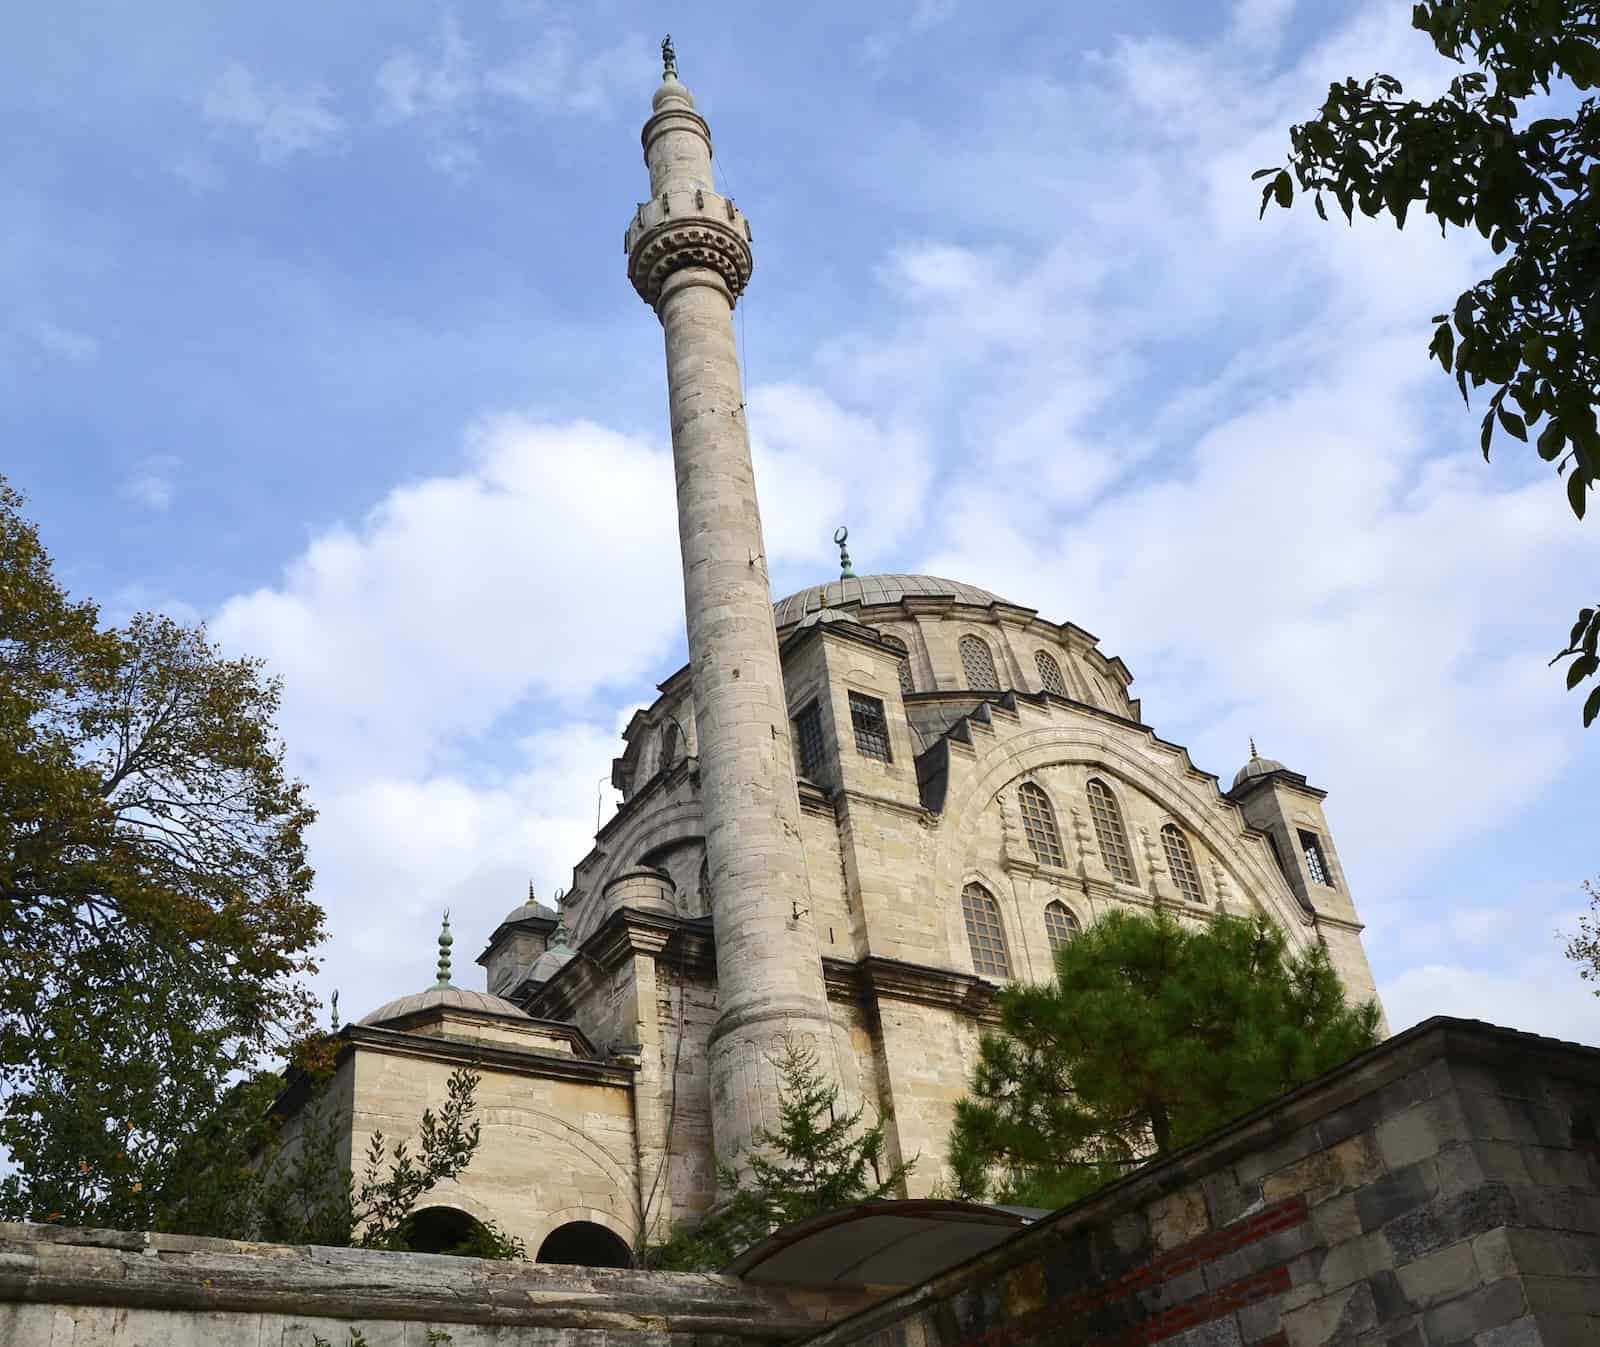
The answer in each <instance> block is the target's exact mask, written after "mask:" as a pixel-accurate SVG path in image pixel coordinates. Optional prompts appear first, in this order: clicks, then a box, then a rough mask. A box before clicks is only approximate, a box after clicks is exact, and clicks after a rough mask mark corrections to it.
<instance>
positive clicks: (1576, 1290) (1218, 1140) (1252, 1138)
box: [808, 1019, 1600, 1347]
mask: <svg viewBox="0 0 1600 1347" xmlns="http://www.w3.org/2000/svg"><path fill="white" fill-rule="evenodd" d="M1597 1135H1600V1051H1597V1050H1595V1049H1592V1048H1583V1047H1579V1046H1577V1045H1574V1044H1565V1043H1557V1042H1554V1041H1553V1040H1549V1039H1542V1038H1537V1037H1534V1036H1532V1035H1527V1034H1518V1033H1514V1032H1512V1031H1509V1030H1504V1029H1497V1028H1494V1027H1493V1026H1490V1025H1485V1024H1479V1023H1476V1022H1469V1021H1461V1020H1445V1019H1437V1020H1430V1021H1428V1022H1427V1023H1426V1024H1423V1025H1419V1026H1418V1027H1417V1028H1415V1029H1412V1030H1410V1031H1408V1032H1406V1033H1404V1034H1401V1035H1399V1036H1398V1037H1396V1038H1394V1039H1391V1040H1390V1041H1389V1042H1388V1043H1386V1044H1384V1045H1382V1046H1381V1047H1379V1048H1377V1049H1375V1050H1374V1051H1372V1052H1370V1053H1368V1054H1366V1055H1365V1056H1363V1057H1361V1058H1358V1059H1357V1060H1355V1061H1354V1062H1351V1063H1348V1064H1347V1065H1346V1066H1344V1067H1341V1068H1340V1069H1339V1070H1337V1071H1334V1072H1332V1073H1330V1074H1329V1075H1327V1076H1325V1077H1323V1078H1321V1079H1320V1080H1318V1081H1316V1082H1313V1083H1312V1084H1311V1085H1309V1086H1306V1087H1305V1088H1304V1089H1302V1090H1299V1091H1297V1092H1296V1093H1294V1094H1292V1095H1290V1096H1288V1097H1286V1098H1285V1099H1283V1100H1280V1101H1279V1102H1278V1103H1276V1104H1274V1105H1272V1106H1271V1107H1269V1108H1267V1109H1264V1110H1262V1111H1261V1112H1259V1113H1257V1114H1254V1115H1252V1116H1251V1117H1248V1118H1246V1119H1243V1120H1241V1121H1240V1122H1239V1123H1237V1124H1235V1125H1234V1126H1233V1127H1230V1128H1228V1129H1227V1130H1226V1131H1224V1132H1222V1133H1219V1134H1218V1135H1216V1136H1214V1137H1212V1138H1210V1139H1209V1140H1207V1141H1205V1142H1202V1143H1200V1144H1199V1145H1197V1146H1194V1147H1191V1148H1190V1149H1188V1150H1187V1151H1184V1152H1181V1153H1179V1154H1178V1155H1175V1156H1173V1157H1172V1158H1170V1159H1169V1160H1167V1161H1164V1162H1163V1163H1161V1164H1159V1165H1155V1166H1151V1167H1149V1168H1147V1169H1145V1170H1144V1171H1142V1172H1140V1173H1139V1174H1137V1175H1134V1176H1132V1177H1130V1178H1129V1179H1126V1180H1124V1181H1123V1182H1121V1183H1119V1184H1116V1185H1114V1186H1112V1187H1111V1188H1108V1189H1106V1190H1103V1191H1102V1192H1101V1193H1099V1194H1096V1195H1095V1196H1094V1197H1093V1198H1091V1199H1089V1200H1088V1201H1086V1202H1083V1203H1080V1204H1078V1205H1077V1206H1075V1207H1071V1208H1068V1209H1067V1210H1065V1211H1062V1212H1059V1213H1056V1214H1055V1215H1054V1216H1052V1217H1050V1218H1048V1219H1047V1220H1044V1221H1041V1222H1040V1223H1039V1224H1038V1225H1035V1226H1033V1227H1030V1228H1029V1229H1027V1230H1025V1231H1023V1232H1022V1233H1021V1234H1019V1235H1017V1236H1015V1237H1014V1238H1013V1239H1011V1240H1010V1241H1008V1242H1007V1243H1006V1244H1004V1245H1001V1246H1000V1247H999V1248H997V1249H995V1250H993V1251H991V1252H990V1253H988V1254H985V1255H984V1256H982V1257H981V1258H978V1259H976V1260H974V1261H972V1262H971V1263H968V1264H965V1265H963V1266H961V1267H959V1268H956V1269H952V1270H950V1271H948V1272H945V1273H942V1274H940V1275H939V1276H937V1277H935V1278H934V1279H933V1280H931V1281H929V1282H927V1283H925V1284H923V1285H922V1286H919V1287H916V1288H914V1289H913V1290H910V1291H907V1292H905V1293H903V1294H901V1295H898V1296H895V1297H893V1298H891V1299H889V1300H887V1301H884V1302H881V1303H880V1304H878V1305H876V1306H873V1307H872V1308H870V1309H868V1310H865V1311H863V1312H861V1313H860V1314H858V1315H856V1316H855V1317H853V1318H851V1319H848V1320H846V1321H845V1322H843V1323H841V1324H839V1325H836V1326H834V1327H831V1328H829V1329H827V1330H825V1331H824V1332H822V1333H821V1334H819V1335H818V1336H817V1337H815V1338H813V1339H812V1340H811V1343H810V1344H808V1347H1036V1345H1038V1347H1043V1345H1044V1344H1050V1347H1278V1345H1279V1344H1281V1347H1323V1345H1324V1344H1330V1345H1331V1344H1350V1345H1351V1347H1380V1344H1381V1345H1382V1347H1453V1345H1455V1344H1474V1345H1475V1347H1536V1345H1538V1347H1566V1345H1567V1344H1571V1345H1573V1347H1576V1345H1577V1344H1585V1345H1588V1344H1595V1343H1600V1145H1597Z"/></svg>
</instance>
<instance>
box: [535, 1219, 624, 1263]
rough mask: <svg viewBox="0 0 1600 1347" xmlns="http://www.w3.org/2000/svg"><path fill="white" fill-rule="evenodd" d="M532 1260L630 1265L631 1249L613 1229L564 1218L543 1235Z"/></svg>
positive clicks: (538, 1261)
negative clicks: (559, 1223)
mask: <svg viewBox="0 0 1600 1347" xmlns="http://www.w3.org/2000/svg"><path fill="white" fill-rule="evenodd" d="M534 1262H536V1263H575V1264H578V1265H580V1266H582V1267H632V1266H633V1250H632V1249H630V1248H629V1247H628V1246H627V1244H626V1243H625V1242H624V1241H623V1239H622V1237H621V1236H620V1235H618V1234H617V1233H616V1232H615V1231H612V1230H608V1229H607V1228H606V1227H605V1226H603V1225H600V1224H598V1223H597V1222H595V1221H568V1222H566V1224H564V1225H558V1226H557V1227H556V1228H555V1229H554V1230H552V1231H551V1232H550V1233H549V1234H548V1235H546V1236H545V1237H544V1240H543V1242H542V1243H541V1244H540V1245H539V1252H538V1254H537V1255H536V1256H535V1258H534Z"/></svg>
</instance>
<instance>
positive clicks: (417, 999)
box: [360, 987, 529, 1024]
mask: <svg viewBox="0 0 1600 1347" xmlns="http://www.w3.org/2000/svg"><path fill="white" fill-rule="evenodd" d="M436 1007H443V1008H446V1009H449V1010H469V1011H476V1012H478V1013H479V1014H480V1015H503V1016H507V1017H509V1018H511V1019H514V1020H525V1019H527V1018H529V1016H528V1012H527V1011H525V1010H523V1009H522V1007H521V1006H517V1005H513V1004H512V1003H511V1002H510V1001H507V1000H506V999H505V997H503V996H491V995H490V994H489V993H488V992H475V991H472V990H471V989H470V988H467V987H429V988H428V989H427V990H426V991H421V992H413V993H412V994H411V995H410V996H400V997H396V998H395V999H394V1000H393V1001H390V1002H388V1003H387V1004H386V1005H381V1006H379V1007H378V1008H377V1009H376V1010H374V1011H373V1012H372V1013H371V1014H370V1015H363V1016H362V1017H361V1021H360V1022H361V1023H362V1024H388V1023H390V1022H392V1021H394V1020H401V1019H404V1018H405V1017H406V1016H408V1015H415V1014H416V1013H417V1012H418V1011H419V1010H432V1009H435V1008H436Z"/></svg>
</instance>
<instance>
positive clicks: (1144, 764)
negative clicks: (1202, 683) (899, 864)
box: [935, 725, 1316, 951]
mask: <svg viewBox="0 0 1600 1347" xmlns="http://www.w3.org/2000/svg"><path fill="white" fill-rule="evenodd" d="M980 742H981V741H980ZM1176 762H1177V759H1176V757H1174V763H1175V764H1176ZM1057 766H1071V767H1082V768H1086V769H1092V770H1094V771H1097V772H1104V773H1108V774H1109V775H1111V776H1113V777H1115V778H1116V779H1117V780H1118V781H1119V782H1121V783H1122V784H1124V785H1125V786H1126V787H1128V788H1129V789H1132V790H1135V791H1138V792H1140V793H1142V794H1144V795H1146V796H1148V797H1149V798H1151V799H1153V800H1155V801H1156V802H1157V803H1158V804H1160V805H1161V807H1162V808H1163V809H1165V810H1166V811H1167V812H1168V813H1169V814H1171V816H1172V817H1173V819H1175V820H1176V821H1177V822H1178V823H1180V824H1182V825H1183V826H1185V827H1187V828H1189V829H1190V831H1191V833H1192V834H1193V835H1194V836H1197V837H1199V838H1201V839H1202V840H1203V841H1204V842H1205V845H1206V848H1207V850H1208V851H1209V852H1210V853H1211V855H1213V856H1215V857H1216V858H1217V860H1218V862H1219V863H1220V864H1221V865H1222V867H1223V870H1224V871H1225V872H1226V873H1227V875H1228V878H1229V881H1230V882H1231V883H1232V885H1233V886H1234V889H1235V892H1236V893H1237V895H1238V896H1239V897H1240V898H1241V899H1243V900H1244V901H1247V902H1249V903H1251V904H1252V905H1253V906H1255V907H1257V908H1259V909H1260V910H1262V911H1264V912H1265V913H1266V914H1267V915H1269V916H1271V917H1272V919H1273V920H1274V921H1275V922H1276V923H1277V924H1278V925H1279V926H1280V927H1281V928H1282V929H1283V931H1284V934H1285V937H1286V938H1287V940H1288V942H1289V945H1290V948H1291V949H1294V950H1296V951H1299V950H1304V949H1308V948H1309V947H1310V946H1311V945H1312V944H1313V943H1314V942H1315V940H1316V936H1315V932H1314V928H1313V926H1312V923H1311V920H1310V918H1309V917H1308V916H1307V914H1306V912H1305V910H1304V909H1303V908H1302V907H1301V906H1300V903H1299V902H1298V900H1296V898H1295V897H1294V895H1293V893H1291V892H1290V891H1289V888H1288V885H1287V884H1286V883H1285V882H1284V880H1283V877H1282V875H1281V874H1279V873H1278V872H1277V869H1276V866H1275V865H1274V864H1273V862H1272V859H1271V856H1270V854H1268V853H1267V850H1266V844H1265V842H1263V841H1261V840H1260V839H1259V838H1252V837H1248V836H1246V830H1245V825H1244V822H1243V819H1242V818H1241V817H1239V816H1238V814H1237V811H1236V810H1234V809H1233V808H1232V806H1230V805H1228V804H1227V803H1225V802H1223V801H1221V800H1220V799H1219V798H1206V795H1205V794H1204V793H1203V792H1202V789H1201V782H1200V781H1191V780H1186V779H1184V776H1180V775H1177V774H1168V773H1164V772H1161V771H1159V770H1158V769H1157V768H1156V767H1154V766H1153V765H1152V764H1151V763H1150V762H1149V761H1148V760H1147V759H1146V758H1145V757H1144V756H1143V755H1142V754H1140V753H1138V752H1136V751H1135V750H1134V749H1132V748H1131V747H1129V746H1127V745H1123V744H1119V743H1117V742H1116V741H1115V740H1112V739H1108V738H1107V737H1106V734H1105V731H1104V730H1100V729H1098V728H1097V729H1095V730H1089V729H1087V728H1077V727H1072V726H1064V725H1052V726H1040V727H1038V728H1034V729H1023V730H1021V731H1020V732H1018V733H1015V734H1011V735H1007V736H1004V737H1001V736H999V735H997V736H996V738H995V740H994V742H993V745H992V747H990V748H989V749H988V751H986V752H984V753H983V754H982V755H981V756H980V757H979V758H978V760H977V761H976V762H974V763H972V764H971V765H970V767H969V768H968V769H967V770H966V771H963V772H961V773H959V777H960V779H959V780H953V781H952V787H953V789H952V793H951V795H950V797H949V798H948V799H947V800H946V803H945V811H944V820H945V826H944V827H942V828H941V829H940V833H941V834H942V835H941V836H940V838H939V846H938V853H937V854H938V861H937V863H936V866H935V875H936V883H937V884H938V892H939V893H941V894H943V895H951V894H955V893H957V892H958V891H959V884H960V881H961V873H962V870H963V868H964V867H965V866H966V865H967V864H968V852H969V850H970V847H971V842H972V837H973V834H974V833H975V831H976V830H977V827H978V824H979V820H980V819H981V817H982V815H983V813H984V811H985V810H986V809H987V808H988V807H989V804H990V802H991V801H992V800H993V799H994V797H995V796H996V794H998V793H999V792H1000V791H1002V790H1004V789H1007V788H1008V787H1010V786H1011V785H1012V783H1013V782H1015V781H1016V780H1018V778H1020V777H1022V776H1024V775H1026V774H1027V773H1029V772H1036V771H1039V770H1043V769H1048V768H1050V767H1057ZM1179 771H1181V772H1183V773H1184V775H1187V769H1184V768H1179ZM952 775H953V776H956V775H958V774H956V773H952ZM1204 785H1205V788H1206V790H1207V791H1209V793H1210V795H1211V796H1213V797H1215V796H1216V788H1215V785H1214V783H1213V782H1211V781H1209V780H1208V781H1206V782H1205V783H1204ZM1061 803H1062V802H1061V801H1057V807H1058V809H1059V808H1060V806H1061ZM1074 849H1076V842H1075V841H1074Z"/></svg>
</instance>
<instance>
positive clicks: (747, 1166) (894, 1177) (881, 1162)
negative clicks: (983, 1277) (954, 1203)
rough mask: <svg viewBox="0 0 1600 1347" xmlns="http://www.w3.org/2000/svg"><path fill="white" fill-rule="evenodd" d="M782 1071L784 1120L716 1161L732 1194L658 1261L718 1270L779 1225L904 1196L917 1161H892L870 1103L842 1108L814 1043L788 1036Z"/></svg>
mask: <svg viewBox="0 0 1600 1347" xmlns="http://www.w3.org/2000/svg"><path fill="white" fill-rule="evenodd" d="M773 1066H774V1067H775V1068H776V1070H777V1073H778V1081H779V1085H778V1127H777V1130H776V1131H772V1130H768V1129H762V1130H761V1131H760V1132H758V1133H757V1134H756V1137H755V1144H754V1146H753V1147H752V1148H751V1149H750V1150H749V1151H748V1152H746V1153H745V1154H744V1155H742V1156H739V1157H736V1160H737V1161H742V1165H741V1164H740V1163H737V1162H736V1163H733V1164H728V1163H724V1162H722V1161H719V1162H718V1164H717V1182H718V1186H719V1187H720V1188H721V1189H722V1190H723V1191H724V1192H726V1193H729V1194H730V1196H729V1197H728V1199H727V1201H726V1202H725V1203H724V1205H722V1206H721V1207H719V1208H718V1209H717V1210H716V1211H715V1212H713V1213H712V1215H711V1216H709V1217H708V1218H707V1219H706V1220H704V1221H702V1222H701V1223H700V1224H699V1226H698V1227H695V1228H693V1229H680V1230H675V1231H674V1232H673V1236H672V1238H671V1239H670V1240H668V1241H667V1243H665V1244H663V1245H660V1246H658V1247H657V1248H656V1249H654V1250H653V1251H652V1253H651V1257H650V1260H649V1261H650V1263H651V1264H652V1266H655V1267H659V1268H668V1269H675V1270H679V1271H711V1270H714V1269H716V1268H719V1267H722V1266H723V1265H724V1264H726V1263H728V1262H730V1261H732V1260H733V1258H735V1257H736V1256H737V1255H738V1254H739V1253H740V1252H741V1251H742V1250H744V1249H747V1248H749V1247H750V1246H751V1245H752V1244H755V1243H756V1242H757V1241H759V1240H762V1239H764V1238H766V1236H768V1235H770V1234H771V1233H772V1232H773V1231H774V1230H777V1229H778V1228H779V1227H781V1226H785V1225H788V1224H790V1223H791V1222H793V1221H799V1220H803V1219H805V1218H806V1217H807V1216H816V1215H820V1214H821V1213H822V1212H825V1211H833V1210H835V1209H837V1208H839V1207H844V1206H849V1205H850V1204H851V1203H854V1202H872V1201H878V1200H880V1199H883V1198H888V1197H893V1196H895V1195H896V1194H897V1193H898V1192H899V1190H900V1187H901V1184H902V1182H903V1181H904V1179H905V1176H906V1175H907V1174H908V1173H909V1172H910V1170H911V1167H912V1165H914V1164H915V1163H916V1160H915V1159H914V1158H913V1159H911V1160H908V1161H905V1162H904V1163H902V1164H898V1165H892V1166H889V1167H888V1168H887V1169H885V1164H886V1161H885V1158H884V1149H885V1141H884V1131H883V1123H882V1121H881V1120H880V1121H879V1122H876V1123H874V1124H873V1125H872V1126H870V1127H864V1126H862V1119H863V1116H864V1112H865V1109H864V1106H858V1107H857V1108H855V1109H854V1110H853V1111H851V1112H849V1113H844V1114H841V1113H840V1112H839V1109H838V1103H839V1087H838V1085H836V1084H835V1083H834V1082H833V1081H831V1080H829V1079H828V1077H827V1076H826V1075H825V1074H824V1073H823V1070H822V1066H821V1063H820V1062H819V1061H818V1058H817V1054H816V1052H815V1050H814V1049H812V1048H811V1047H810V1046H809V1045H807V1044H806V1043H804V1042H802V1041H800V1040H799V1039H795V1038H787V1037H786V1038H785V1039H784V1040H783V1045H782V1050H781V1051H780V1053H779V1055H778V1056H777V1057H775V1058H774V1059H773Z"/></svg>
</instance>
